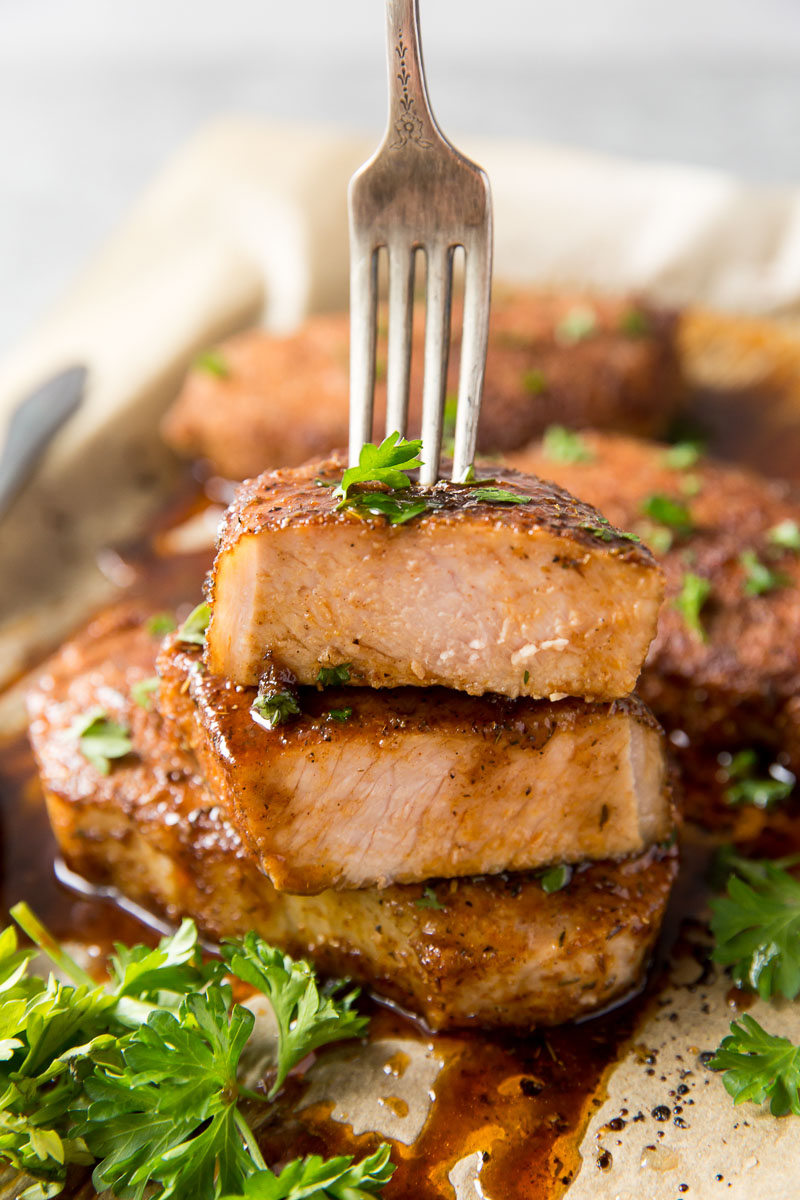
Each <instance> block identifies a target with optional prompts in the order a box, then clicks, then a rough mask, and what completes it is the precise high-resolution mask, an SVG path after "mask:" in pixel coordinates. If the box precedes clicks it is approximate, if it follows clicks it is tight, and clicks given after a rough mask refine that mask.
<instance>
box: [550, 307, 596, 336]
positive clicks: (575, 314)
mask: <svg viewBox="0 0 800 1200" xmlns="http://www.w3.org/2000/svg"><path fill="white" fill-rule="evenodd" d="M596 329H597V313H596V312H595V311H594V309H593V308H590V307H589V305H588V304H576V305H575V307H574V308H571V309H570V310H569V312H568V313H566V314H565V316H563V317H562V318H561V320H560V321H559V322H558V324H557V325H556V329H555V334H556V341H559V342H563V343H564V344H565V345H567V346H572V345H574V344H575V343H576V342H582V341H583V340H584V338H587V337H589V336H590V335H591V334H593V333H594V332H595V330H596Z"/></svg>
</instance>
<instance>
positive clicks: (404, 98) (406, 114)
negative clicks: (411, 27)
mask: <svg viewBox="0 0 800 1200" xmlns="http://www.w3.org/2000/svg"><path fill="white" fill-rule="evenodd" d="M394 52H395V54H396V55H397V58H398V63H399V65H398V69H397V74H396V76H395V78H396V79H397V82H398V83H399V84H400V89H401V91H400V100H399V104H400V115H399V116H398V117H397V119H396V121H395V122H394V129H395V133H396V134H397V141H396V142H391V143H390V145H389V149H390V150H399V149H400V148H401V147H402V146H405V145H407V144H408V142H413V143H414V144H415V145H416V146H419V147H420V148H421V149H423V150H429V149H430V147H431V146H432V145H433V142H429V141H428V140H427V138H424V137H423V136H422V129H423V125H422V121H421V119H420V118H419V117H418V116H417V114H416V112H415V111H414V97H413V96H411V95H409V91H408V85H409V83H410V82H411V72H410V71H409V69H408V66H407V65H406V55H407V54H408V46H407V45H406V44H405V42H404V40H403V31H402V29H401V30H400V31H399V36H398V40H397V45H396V46H395V48H394Z"/></svg>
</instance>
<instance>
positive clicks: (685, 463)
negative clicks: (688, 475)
mask: <svg viewBox="0 0 800 1200" xmlns="http://www.w3.org/2000/svg"><path fill="white" fill-rule="evenodd" d="M702 454H703V447H702V445H701V443H700V442H676V443H675V445H674V446H670V448H669V450H665V451H664V454H663V457H662V461H663V463H664V466H665V467H669V468H670V469H671V470H673V471H688V469H689V467H693V466H695V464H696V463H697V462H698V460H699V459H700V458H701V457H702Z"/></svg>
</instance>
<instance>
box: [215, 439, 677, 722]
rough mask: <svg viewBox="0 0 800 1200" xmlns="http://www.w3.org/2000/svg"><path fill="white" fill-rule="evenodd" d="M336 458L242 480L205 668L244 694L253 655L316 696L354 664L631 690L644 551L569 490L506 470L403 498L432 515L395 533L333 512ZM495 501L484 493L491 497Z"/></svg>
mask: <svg viewBox="0 0 800 1200" xmlns="http://www.w3.org/2000/svg"><path fill="white" fill-rule="evenodd" d="M344 465H345V464H344V461H343V460H342V459H341V458H339V457H338V456H336V457H332V458H330V459H327V460H324V461H318V462H312V463H307V464H306V465H305V466H304V467H299V468H297V469H295V470H291V471H274V472H268V473H267V474H265V475H262V476H260V477H259V478H258V479H256V480H250V481H248V482H246V483H244V484H243V485H242V486H241V487H240V488H239V491H238V493H237V497H236V499H235V501H234V503H233V504H232V505H231V507H230V508H229V509H228V512H227V514H226V517H225V520H224V523H223V527H222V532H221V535H220V542H219V549H218V553H217V557H216V561H215V564H214V569H213V573H212V579H211V585H210V592H209V599H210V600H211V608H212V617H211V624H210V626H209V630H208V634H207V656H208V666H209V668H210V670H211V671H212V672H213V673H214V674H216V675H221V676H225V677H226V678H228V679H231V680H233V681H234V682H235V683H241V684H256V683H257V682H258V680H259V677H260V676H261V675H262V673H263V672H264V670H265V655H267V654H269V655H270V656H271V657H272V660H273V661H274V663H275V665H276V666H278V667H280V668H283V669H288V670H290V671H291V672H292V673H293V674H294V675H295V676H296V678H297V679H298V681H299V682H300V683H302V684H314V683H315V682H316V680H317V676H318V673H319V670H320V667H321V666H336V665H338V664H341V663H348V664H349V665H350V666H349V670H350V682H351V683H353V684H356V685H359V686H368V687H373V688H386V687H404V686H406V685H417V686H419V685H422V686H425V687H429V686H433V685H441V686H442V687H448V688H454V689H456V690H458V691H463V692H469V693H470V694H472V695H481V694H483V693H484V692H497V693H499V694H501V695H505V696H511V697H516V696H533V697H539V698H540V697H550V698H552V699H557V698H560V697H561V696H564V695H569V696H583V697H585V698H591V699H615V698H617V697H621V696H626V695H628V693H629V692H631V691H632V690H633V687H634V685H635V683H636V678H637V676H638V674H639V671H640V669H641V665H642V662H643V661H644V657H645V653H646V651H647V647H648V645H649V644H650V640H651V638H652V636H653V633H654V631H655V627H656V619H657V614H658V608H659V605H660V603H661V597H662V583H661V575H660V572H659V570H658V567H657V566H656V564H655V562H654V560H653V558H652V556H651V554H650V552H649V551H648V550H646V549H644V548H643V547H642V546H640V545H638V544H637V543H636V542H635V541H631V540H630V538H628V537H626V536H625V535H623V534H620V533H619V532H618V531H616V530H614V529H612V528H611V527H610V526H609V525H608V524H607V522H605V521H604V518H602V517H600V516H599V514H598V513H597V512H596V510H594V509H592V508H590V507H588V505H585V504H582V503H580V502H578V501H576V500H575V499H574V498H573V497H572V496H570V495H568V494H567V493H566V492H564V491H562V490H561V489H560V488H557V487H554V486H553V485H551V484H549V483H543V482H542V481H541V480H540V479H535V478H533V477H531V476H525V475H521V474H518V473H517V472H515V471H510V470H508V469H507V468H501V469H497V468H494V469H490V468H488V467H484V468H479V469H478V471H477V481H476V482H477V483H479V482H480V481H481V480H485V479H488V478H491V479H492V480H493V483H494V485H495V486H496V487H498V488H501V489H507V490H509V491H511V492H513V493H515V494H517V495H520V496H525V497H528V498H529V503H519V504H502V503H496V502H493V501H490V502H486V501H484V500H481V499H480V496H481V489H480V488H479V487H477V486H476V482H473V483H471V484H463V485H462V484H458V485H456V484H451V483H444V482H442V483H438V484H436V485H435V487H434V488H433V489H429V488H428V489H426V488H419V487H416V486H413V487H411V488H409V489H408V490H407V491H404V492H403V493H402V495H403V497H404V498H407V499H411V500H413V499H427V500H428V501H429V502H430V503H431V504H435V505H436V507H435V508H432V510H431V511H428V512H426V513H424V514H423V515H422V516H419V517H415V518H414V519H413V520H410V521H407V522H406V523H405V524H398V525H390V524H389V523H388V521H387V520H386V519H385V518H384V517H382V516H378V517H370V516H366V517H365V516H363V515H361V514H360V513H357V512H355V511H354V510H352V509H345V510H343V511H338V510H337V497H336V495H335V494H334V489H333V488H332V487H331V486H325V485H326V484H328V485H330V484H332V483H334V482H337V481H339V480H340V479H341V476H342V472H343V470H344ZM486 494H489V493H486Z"/></svg>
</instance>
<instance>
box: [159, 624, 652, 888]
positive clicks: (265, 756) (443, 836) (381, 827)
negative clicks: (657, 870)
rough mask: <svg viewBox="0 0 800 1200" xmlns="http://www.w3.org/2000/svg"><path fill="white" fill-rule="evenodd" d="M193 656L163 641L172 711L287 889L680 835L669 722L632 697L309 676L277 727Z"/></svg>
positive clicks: (267, 866) (166, 696)
mask: <svg viewBox="0 0 800 1200" xmlns="http://www.w3.org/2000/svg"><path fill="white" fill-rule="evenodd" d="M198 655H199V650H198V649H196V648H195V649H193V648H190V647H186V646H182V645H181V643H180V642H179V641H178V640H177V639H175V638H172V639H169V640H168V641H167V642H166V643H165V646H164V649H163V650H162V652H161V654H160V656H159V661H158V672H159V675H160V677H161V685H160V692H159V696H160V701H159V703H160V709H161V712H162V714H164V715H166V716H168V717H169V718H170V719H172V720H173V721H174V722H175V723H176V725H177V727H178V729H179V732H180V737H181V738H182V740H183V741H184V742H185V743H186V744H187V745H188V746H190V747H191V749H192V750H193V751H194V753H195V754H196V756H197V758H198V759H199V761H200V763H201V766H202V768H203V772H204V774H205V776H206V778H207V779H208V780H209V782H210V784H211V786H212V788H213V790H214V792H215V794H216V795H218V796H220V797H223V798H224V801H225V806H226V809H227V810H228V811H229V812H230V813H231V814H232V816H233V819H234V820H235V822H236V824H237V826H238V828H239V830H240V832H241V833H242V834H243V835H244V837H245V838H246V839H247V841H248V843H249V844H250V846H251V847H252V849H253V851H254V853H255V854H256V855H257V857H258V859H259V861H260V863H261V867H262V869H263V870H264V872H265V873H266V874H267V875H268V876H269V878H270V880H271V881H272V883H273V884H274V885H275V887H277V888H279V889H281V890H285V891H291V892H320V891H323V890H324V889H325V888H330V887H336V888H359V887H368V886H370V885H377V886H379V887H384V886H386V885H387V884H389V883H410V882H415V881H419V880H425V879H428V878H430V877H431V876H435V875H436V876H444V877H446V878H451V877H454V876H462V875H481V874H494V873H497V872H499V871H506V870H509V871H518V870H527V869H530V868H533V867H543V866H546V865H547V864H549V863H554V862H555V863H559V862H570V863H572V862H579V861H580V860H582V859H602V858H614V857H617V856H622V855H627V854H632V853H637V852H639V851H642V850H644V849H645V848H646V847H647V846H649V845H651V844H652V843H653V842H656V841H659V840H661V839H663V838H665V837H667V836H668V834H669V831H670V828H671V824H672V818H671V812H670V804H669V798H668V795H667V790H666V787H665V766H664V753H663V740H662V735H661V731H660V729H659V727H658V726H657V725H656V723H655V721H654V720H653V719H652V717H651V716H650V714H649V712H648V711H647V709H646V708H645V707H644V705H642V704H641V703H640V702H639V701H638V700H637V699H636V698H628V699H626V700H616V701H611V702H605V703H595V704H586V703H585V702H584V701H582V700H570V699H567V700H561V701H559V702H558V703H556V704H551V703H550V702H549V701H546V700H528V699H520V700H508V699H505V698H501V697H499V696H494V695H493V696H481V697H476V696H467V695H465V694H464V693H460V692H453V691H449V690H446V689H444V688H399V689H384V690H382V691H374V690H372V689H370V688H342V687H333V688H326V689H325V690H324V691H316V690H315V689H313V688H304V689H302V690H301V692H300V695H299V697H298V700H299V707H300V710H301V711H300V713H299V715H295V716H292V717H291V718H290V719H289V720H288V721H287V722H286V723H285V724H281V725H279V726H277V727H276V728H274V729H269V728H264V726H263V723H262V722H261V721H260V720H259V716H258V713H257V711H255V712H254V710H253V709H252V706H253V704H254V702H255V701H256V699H257V694H256V691H255V689H253V688H242V687H237V686H236V685H234V684H232V683H230V682H229V681H228V680H226V679H222V678H220V677H218V676H214V675H211V674H208V673H205V672H203V671H201V670H198V667H199V665H200V664H199V660H198Z"/></svg>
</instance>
